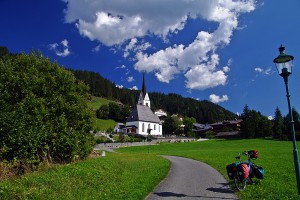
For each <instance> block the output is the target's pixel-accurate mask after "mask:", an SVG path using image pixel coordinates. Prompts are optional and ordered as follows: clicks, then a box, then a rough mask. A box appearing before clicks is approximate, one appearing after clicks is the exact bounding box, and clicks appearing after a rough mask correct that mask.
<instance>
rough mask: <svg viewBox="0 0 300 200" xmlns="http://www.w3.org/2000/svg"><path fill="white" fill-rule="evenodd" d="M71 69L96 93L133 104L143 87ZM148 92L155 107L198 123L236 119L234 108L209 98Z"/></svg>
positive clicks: (153, 108) (95, 73)
mask: <svg viewBox="0 0 300 200" xmlns="http://www.w3.org/2000/svg"><path fill="white" fill-rule="evenodd" d="M68 70H69V71H71V72H72V73H73V74H74V76H75V78H76V79H78V80H81V81H83V82H84V83H86V84H87V85H89V87H90V93H91V95H93V96H98V97H103V98H107V99H112V100H116V101H120V102H122V103H123V104H126V105H129V106H132V107H133V106H134V105H135V104H136V103H137V99H138V95H139V93H140V91H137V90H130V89H126V88H118V87H116V85H115V84H114V83H113V82H111V81H110V80H108V79H106V78H104V77H103V76H101V75H100V74H99V73H97V72H91V71H86V70H73V69H68ZM149 96H150V98H151V109H152V110H157V109H163V110H165V111H166V112H167V113H169V114H180V115H182V116H188V117H194V118H195V119H196V120H197V122H199V123H214V122H218V121H223V120H231V119H235V118H236V117H237V116H236V115H235V114H234V113H232V112H231V111H228V110H226V109H225V108H223V107H221V106H219V105H217V104H214V103H212V102H210V101H207V100H203V101H198V100H195V99H192V98H185V97H182V96H181V95H179V94H175V93H169V94H164V93H160V92H152V93H151V92H150V93H149Z"/></svg>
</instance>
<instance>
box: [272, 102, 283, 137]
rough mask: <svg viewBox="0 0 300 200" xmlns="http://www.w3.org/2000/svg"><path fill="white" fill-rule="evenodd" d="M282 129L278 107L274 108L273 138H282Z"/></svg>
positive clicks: (281, 119) (281, 118)
mask: <svg viewBox="0 0 300 200" xmlns="http://www.w3.org/2000/svg"><path fill="white" fill-rule="evenodd" d="M283 130H284V124H283V117H282V114H281V111H280V110H279V108H278V107H276V110H275V116H274V124H273V127H272V131H273V138H282V136H283Z"/></svg>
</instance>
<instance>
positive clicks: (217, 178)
mask: <svg viewBox="0 0 300 200" xmlns="http://www.w3.org/2000/svg"><path fill="white" fill-rule="evenodd" d="M163 157H165V158H167V159H168V160H170V161H171V170H170V172H169V174H168V176H167V177H166V178H165V179H164V180H163V181H162V182H161V183H160V184H159V185H158V186H157V187H156V188H155V190H154V191H153V192H152V193H151V194H149V195H148V196H147V197H146V200H160V199H162V200H173V199H174V200H176V199H183V200H185V199H186V200H193V199H210V200H213V199H238V198H237V196H236V195H235V194H234V191H233V190H232V189H230V186H229V185H228V182H227V181H226V179H225V178H224V177H223V176H222V175H221V174H220V173H219V172H218V171H217V170H215V169H214V168H212V167H211V166H209V165H207V164H205V163H202V162H199V161H196V160H192V159H188V158H183V157H177V156H163Z"/></svg>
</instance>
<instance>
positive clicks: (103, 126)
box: [95, 119, 117, 131]
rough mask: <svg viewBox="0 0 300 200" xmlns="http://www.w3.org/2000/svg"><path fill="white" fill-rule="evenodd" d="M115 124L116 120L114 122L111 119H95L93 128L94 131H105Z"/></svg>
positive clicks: (112, 127)
mask: <svg viewBox="0 0 300 200" xmlns="http://www.w3.org/2000/svg"><path fill="white" fill-rule="evenodd" d="M116 124H117V122H115V121H114V120H112V119H96V123H95V126H96V128H95V130H96V131H106V130H108V129H112V130H114V127H115V125H116Z"/></svg>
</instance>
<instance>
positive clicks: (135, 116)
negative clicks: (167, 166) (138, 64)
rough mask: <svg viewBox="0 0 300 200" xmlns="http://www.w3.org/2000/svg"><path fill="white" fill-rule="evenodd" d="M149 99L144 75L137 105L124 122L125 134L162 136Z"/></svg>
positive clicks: (160, 126) (159, 124)
mask: <svg viewBox="0 0 300 200" xmlns="http://www.w3.org/2000/svg"><path fill="white" fill-rule="evenodd" d="M150 105H151V102H150V98H149V95H148V93H147V91H146V83H145V74H143V85H142V91H141V93H140V96H139V99H138V103H137V105H136V106H135V107H134V109H133V110H132V112H131V114H130V115H129V117H128V118H127V121H126V133H127V134H140V135H145V136H147V135H149V134H150V135H153V136H162V123H161V121H160V119H159V118H158V116H157V115H155V114H154V113H153V112H152V110H151V109H150Z"/></svg>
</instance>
